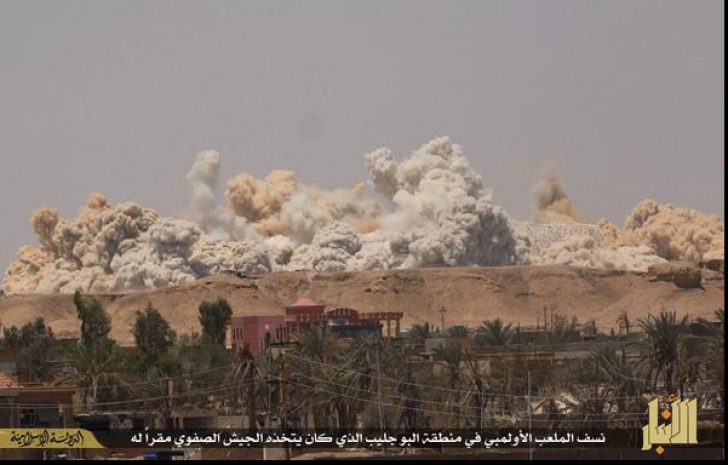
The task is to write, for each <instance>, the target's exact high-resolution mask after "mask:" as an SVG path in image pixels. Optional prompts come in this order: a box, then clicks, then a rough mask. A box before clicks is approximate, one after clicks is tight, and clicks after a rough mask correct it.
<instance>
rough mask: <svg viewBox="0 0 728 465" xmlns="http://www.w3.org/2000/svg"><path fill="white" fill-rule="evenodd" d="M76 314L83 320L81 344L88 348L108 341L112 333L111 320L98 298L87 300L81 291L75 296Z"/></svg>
mask: <svg viewBox="0 0 728 465" xmlns="http://www.w3.org/2000/svg"><path fill="white" fill-rule="evenodd" d="M73 303H74V304H75V305H76V314H77V315H78V319H79V320H81V344H83V345H85V346H88V345H91V344H93V343H94V342H95V341H98V340H102V339H106V338H108V336H109V332H110V331H111V320H110V319H109V315H108V314H107V313H106V310H104V307H103V306H102V305H101V302H99V300H98V299H97V298H96V297H91V298H85V297H83V296H82V295H81V293H80V292H79V291H76V293H75V294H74V295H73Z"/></svg>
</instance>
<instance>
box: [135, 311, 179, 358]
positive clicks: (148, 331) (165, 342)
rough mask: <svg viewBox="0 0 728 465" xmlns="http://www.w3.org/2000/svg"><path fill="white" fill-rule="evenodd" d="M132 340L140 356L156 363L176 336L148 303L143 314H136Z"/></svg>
mask: <svg viewBox="0 0 728 465" xmlns="http://www.w3.org/2000/svg"><path fill="white" fill-rule="evenodd" d="M134 339H135V341H136V345H137V347H138V348H139V351H140V352H141V354H142V356H143V357H144V358H145V359H146V360H148V361H149V362H152V363H156V362H157V361H159V359H160V358H161V357H162V355H164V354H165V353H167V350H168V349H169V348H170V347H172V346H173V345H174V343H175V341H176V339H177V335H176V334H175V332H174V330H172V328H171V327H170V326H169V323H168V322H167V320H165V319H164V317H163V316H162V314H161V313H159V311H157V309H155V308H154V307H152V304H151V303H150V304H149V306H148V307H147V309H146V310H145V311H144V312H141V311H137V312H136V319H135V321H134Z"/></svg>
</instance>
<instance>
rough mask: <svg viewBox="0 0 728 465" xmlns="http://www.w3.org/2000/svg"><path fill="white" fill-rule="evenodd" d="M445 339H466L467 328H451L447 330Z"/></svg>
mask: <svg viewBox="0 0 728 465" xmlns="http://www.w3.org/2000/svg"><path fill="white" fill-rule="evenodd" d="M446 334H447V337H452V338H462V337H468V328H466V327H465V326H462V325H457V326H451V327H449V328H447V332H446Z"/></svg>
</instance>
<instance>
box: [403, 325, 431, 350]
mask: <svg viewBox="0 0 728 465" xmlns="http://www.w3.org/2000/svg"><path fill="white" fill-rule="evenodd" d="M432 332H433V331H432V327H431V326H430V323H427V322H425V323H417V324H414V325H412V327H411V328H410V330H409V332H408V333H407V339H408V340H409V343H410V344H412V345H413V346H417V347H421V346H424V345H425V340H426V339H429V338H430V337H431V336H432Z"/></svg>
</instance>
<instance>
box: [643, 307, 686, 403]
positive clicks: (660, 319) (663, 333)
mask: <svg viewBox="0 0 728 465" xmlns="http://www.w3.org/2000/svg"><path fill="white" fill-rule="evenodd" d="M687 323H688V317H687V315H685V316H683V317H682V318H680V319H678V317H677V313H676V312H674V311H672V312H668V311H665V310H662V311H661V312H660V313H659V314H658V315H657V316H656V317H655V316H653V315H650V316H649V317H647V318H646V319H645V318H641V319H640V320H638V324H639V326H640V328H641V329H642V331H643V332H644V339H643V340H641V341H640V345H642V346H643V347H646V348H647V349H648V351H649V352H648V353H647V354H646V355H644V356H643V360H642V361H643V363H647V364H648V365H649V369H648V376H649V377H651V378H652V380H653V381H652V384H653V388H654V389H657V382H658V380H659V379H660V377H662V379H663V382H664V386H665V390H666V391H667V393H669V394H672V393H673V386H674V377H675V369H676V367H677V362H678V356H679V346H680V335H681V334H683V332H684V331H685V326H686V325H687Z"/></svg>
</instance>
